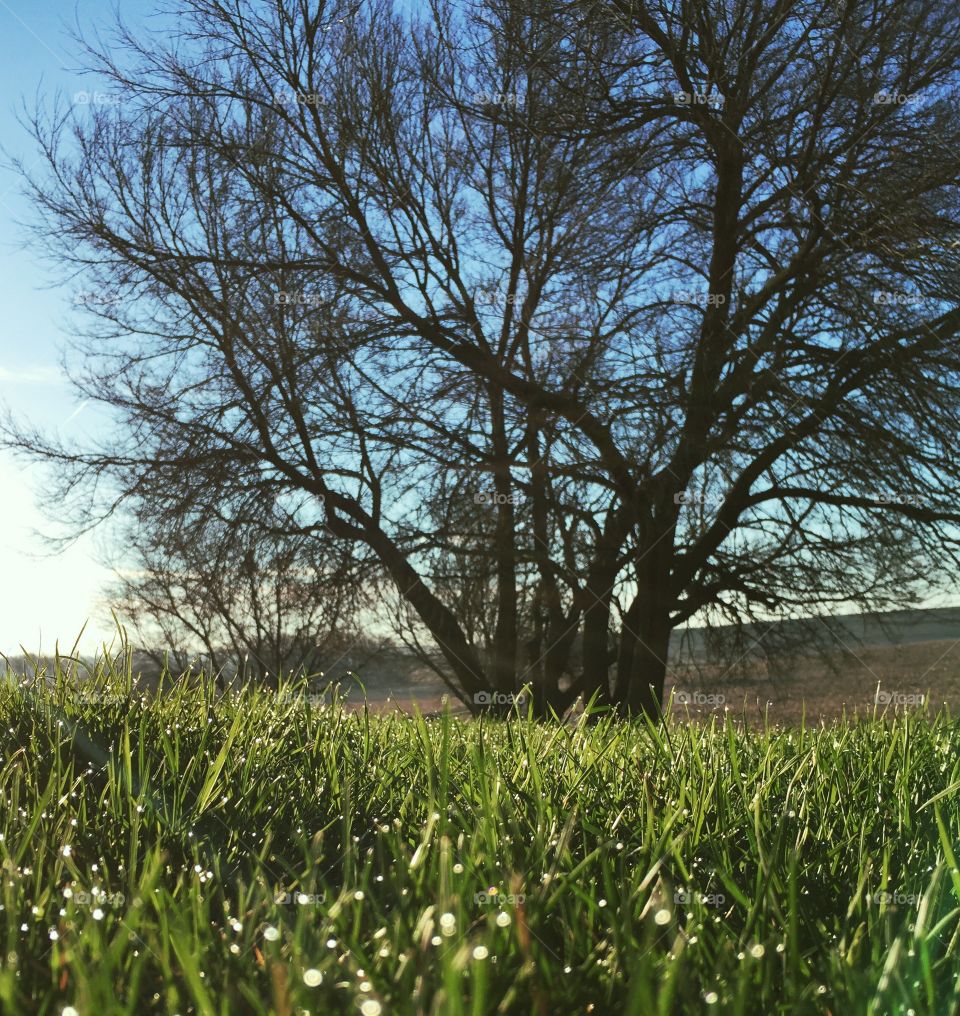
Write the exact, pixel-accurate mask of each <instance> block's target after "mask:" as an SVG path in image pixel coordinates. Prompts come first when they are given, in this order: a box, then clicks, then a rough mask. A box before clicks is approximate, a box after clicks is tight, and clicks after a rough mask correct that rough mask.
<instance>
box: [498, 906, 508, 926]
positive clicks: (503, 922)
mask: <svg viewBox="0 0 960 1016" xmlns="http://www.w3.org/2000/svg"><path fill="white" fill-rule="evenodd" d="M509 923H510V915H509V914H508V913H507V912H506V911H505V910H501V911H500V913H499V914H497V926H498V927H500V928H506V927H507V925H508V924H509Z"/></svg>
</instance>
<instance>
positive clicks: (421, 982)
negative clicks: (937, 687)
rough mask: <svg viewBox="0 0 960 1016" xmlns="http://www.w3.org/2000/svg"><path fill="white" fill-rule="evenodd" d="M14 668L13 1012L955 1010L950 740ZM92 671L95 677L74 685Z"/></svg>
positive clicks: (958, 755)
mask: <svg viewBox="0 0 960 1016" xmlns="http://www.w3.org/2000/svg"><path fill="white" fill-rule="evenodd" d="M71 670H72V668H69V667H67V666H66V665H64V666H62V667H60V668H58V671H57V673H55V674H48V675H47V676H46V680H41V679H38V678H37V677H36V676H35V675H34V676H30V677H23V676H17V677H16V678H15V677H14V675H8V677H9V680H8V681H7V682H5V683H2V684H0V728H2V729H3V731H4V735H3V741H2V760H0V860H2V864H3V873H2V896H0V904H2V910H0V934H2V936H3V939H4V941H3V944H2V949H0V961H2V970H0V1010H2V1012H3V1013H4V1014H16V1013H24V1014H26V1013H30V1014H32V1013H55V1014H58V1016H59V1014H61V1013H63V1014H66V1016H73V1014H74V1013H77V1014H79V1016H105V1014H113V1013H129V1014H142V1013H151V1012H160V1013H180V1014H183V1016H185V1014H188V1013H203V1014H213V1013H216V1014H221V1013H222V1014H231V1016H232V1014H235V1013H278V1014H286V1013H290V1014H294V1013H311V1014H327V1013H359V1014H362V1016H377V1014H387V1013H397V1014H407V1013H410V1014H413V1013H450V1014H465V1016H466V1014H470V1016H479V1014H482V1013H483V1014H485V1013H520V1014H528V1013H533V1014H552V1013H595V1014H608V1013H609V1014H621V1013H635V1014H644V1016H646V1014H657V1013H659V1014H667V1013H676V1014H687V1013H699V1012H704V1013H763V1014H774V1013H832V1014H834V1016H848V1014H856V1013H873V1014H877V1016H880V1014H883V1016H886V1014H910V1013H913V1014H916V1016H920V1014H948V1013H956V1012H958V1011H960V871H958V869H957V861H956V857H955V854H956V852H957V851H958V849H960V846H958V844H960V803H958V802H960V797H958V794H960V726H958V725H957V723H955V722H953V721H951V720H950V719H949V718H948V717H946V716H945V715H940V716H937V717H931V716H927V715H924V714H922V713H917V712H906V713H904V712H898V713H896V714H893V713H890V714H889V715H887V716H886V717H879V716H878V717H877V718H875V719H869V720H867V721H865V722H861V723H857V724H853V723H845V724H844V723H840V724H837V725H833V726H826V727H820V728H815V729H803V728H797V729H792V730H790V729H788V730H780V731H774V730H772V729H769V730H760V731H752V732H751V731H744V730H742V729H737V728H735V727H734V726H733V725H732V724H728V725H726V726H724V725H722V724H721V723H720V722H719V721H718V720H717V719H716V718H714V719H712V720H711V721H710V724H709V725H700V724H689V725H685V724H675V725H671V726H670V727H669V728H667V729H663V728H656V727H651V726H649V725H647V724H644V723H641V722H635V723H630V724H627V723H623V722H612V721H610V720H608V719H605V718H602V717H600V718H597V717H589V716H584V717H582V718H581V719H580V720H579V721H578V722H577V723H576V724H568V725H560V724H557V725H549V724H540V723H535V722H532V721H529V720H527V719H525V718H521V717H517V718H516V719H513V720H510V721H491V722H487V721H486V720H479V721H464V720H460V719H455V718H452V717H450V716H449V715H447V716H443V717H440V718H436V719H431V720H424V719H422V718H416V717H414V718H410V717H404V716H400V715H381V716H373V715H366V714H364V713H356V712H350V713H345V712H343V711H342V710H341V709H340V708H339V707H338V706H337V705H336V704H334V705H333V706H323V707H316V706H314V705H311V703H310V701H309V700H305V699H304V698H302V697H298V696H297V693H296V689H294V688H292V687H291V688H288V689H286V690H285V691H284V692H283V693H282V694H281V696H280V697H279V698H277V697H276V696H271V695H268V694H264V693H258V692H252V691H251V692H245V693H243V694H240V695H231V696H228V697H222V698H219V699H218V698H216V697H215V696H214V694H213V693H212V692H210V691H206V690H203V689H202V688H196V687H194V688H192V689H191V688H187V687H184V686H183V685H182V684H181V685H180V686H178V687H174V688H171V690H170V691H168V692H165V693H163V694H161V695H159V696H156V697H152V698H150V699H145V698H142V697H140V696H139V695H137V694H132V693H131V690H130V689H131V684H130V675H129V673H126V674H125V673H124V668H123V666H122V664H119V665H118V664H117V663H116V662H114V663H111V664H103V665H101V666H100V667H99V668H98V670H97V672H96V673H95V674H94V675H92V678H91V681H92V683H89V684H87V685H86V686H85V688H84V690H83V692H82V693H78V692H77V691H76V689H75V688H72V685H73V683H74V682H75V680H76V675H75V674H74V673H72V672H71ZM84 676H85V677H87V676H89V675H84Z"/></svg>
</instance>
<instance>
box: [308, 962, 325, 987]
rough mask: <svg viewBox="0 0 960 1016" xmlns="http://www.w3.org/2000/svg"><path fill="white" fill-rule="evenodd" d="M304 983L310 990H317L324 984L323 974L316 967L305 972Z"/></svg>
mask: <svg viewBox="0 0 960 1016" xmlns="http://www.w3.org/2000/svg"><path fill="white" fill-rule="evenodd" d="M303 983H304V984H305V985H306V986H307V987H308V988H315V987H316V986H317V985H318V984H322V983H323V974H321V973H320V971H319V970H317V969H316V968H315V967H311V968H310V969H309V970H305V971H304V972H303Z"/></svg>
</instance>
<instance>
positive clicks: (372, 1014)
mask: <svg viewBox="0 0 960 1016" xmlns="http://www.w3.org/2000/svg"><path fill="white" fill-rule="evenodd" d="M382 1011H383V1006H382V1005H380V1003H379V1002H378V1001H377V1000H376V999H375V998H368V999H367V1000H366V1002H364V1003H363V1005H361V1006H360V1012H361V1013H362V1016H380V1013H381V1012H382Z"/></svg>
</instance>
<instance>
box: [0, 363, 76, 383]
mask: <svg viewBox="0 0 960 1016" xmlns="http://www.w3.org/2000/svg"><path fill="white" fill-rule="evenodd" d="M0 383H2V384H20V385H62V384H65V383H66V381H65V379H64V377H63V374H62V373H61V371H60V368H59V367H51V366H45V365H42V364H37V365H34V366H25V367H13V368H11V367H4V366H2V365H0Z"/></svg>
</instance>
